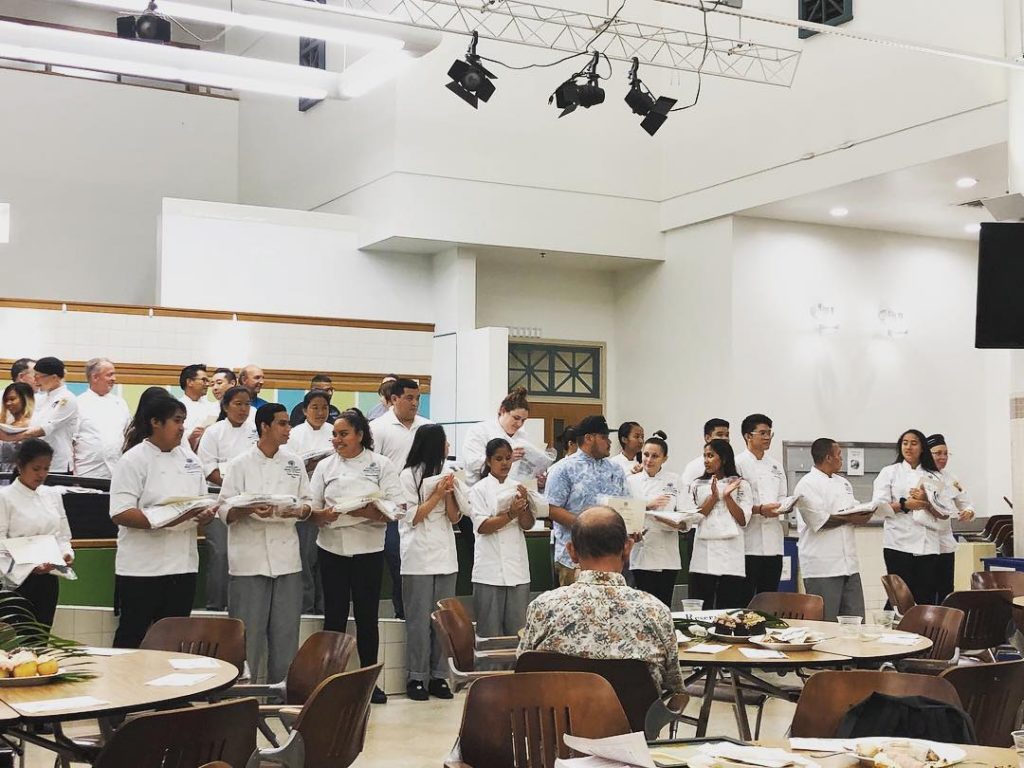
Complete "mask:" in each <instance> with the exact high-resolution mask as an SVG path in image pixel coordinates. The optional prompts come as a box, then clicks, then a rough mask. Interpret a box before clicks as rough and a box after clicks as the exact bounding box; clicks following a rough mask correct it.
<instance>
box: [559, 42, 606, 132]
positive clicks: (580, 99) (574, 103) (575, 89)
mask: <svg viewBox="0 0 1024 768" xmlns="http://www.w3.org/2000/svg"><path fill="white" fill-rule="evenodd" d="M600 58H601V54H600V53H598V52H597V51H594V58H592V59H591V60H590V63H589V64H587V66H585V67H584V68H583V69H582V70H580V71H579V72H577V73H576V74H575V75H573V76H572V77H570V78H569V79H568V80H566V81H565V82H564V83H562V84H561V85H560V86H558V88H556V89H555V92H554V93H553V94H551V97H550V98H549V99H548V104H550V103H551V102H552V101H554V102H555V106H556V107H558V109H560V110H562V112H561V114H559V115H558V116H559V117H565V116H566V115H568V114H569V113H570V112H572V111H574V110H575V109H576V107H583V108H584V109H590V108H591V107H592V106H594V105H595V104H601V103H603V102H604V88H602V87H601V86H600V85H598V84H597V82H598V80H600V79H601V76H600V75H598V74H597V62H598V61H599V60H600ZM584 77H585V78H586V79H587V82H586V83H583V84H580V83H577V82H576V81H577V80H579V79H580V78H584Z"/></svg>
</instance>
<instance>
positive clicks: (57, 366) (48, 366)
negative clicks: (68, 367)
mask: <svg viewBox="0 0 1024 768" xmlns="http://www.w3.org/2000/svg"><path fill="white" fill-rule="evenodd" d="M36 373H41V374H43V375H44V376H60V377H61V378H62V379H63V378H64V362H63V361H62V360H59V359H57V358H56V357H40V358H39V359H38V360H36Z"/></svg>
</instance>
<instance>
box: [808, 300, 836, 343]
mask: <svg viewBox="0 0 1024 768" xmlns="http://www.w3.org/2000/svg"><path fill="white" fill-rule="evenodd" d="M811 317H813V318H814V321H815V323H816V328H817V331H818V333H820V334H822V335H825V334H830V333H835V332H836V331H838V330H839V321H838V320H836V308H835V307H833V306H831V305H829V304H822V303H820V302H819V303H818V304H815V305H814V306H813V307H811Z"/></svg>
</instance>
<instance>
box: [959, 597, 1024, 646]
mask: <svg viewBox="0 0 1024 768" xmlns="http://www.w3.org/2000/svg"><path fill="white" fill-rule="evenodd" d="M942 604H943V605H944V606H946V607H947V608H959V609H960V610H961V611H963V612H964V614H966V615H965V617H964V625H963V629H962V630H961V632H960V642H959V643H958V644H959V646H960V648H961V650H964V651H980V650H984V649H986V648H995V647H996V646H997V645H1002V644H1003V643H1005V642H1006V636H1007V629H1008V626H1009V624H1010V621H1011V620H1012V619H1013V592H1012V591H1010V590H1009V589H971V590H965V591H962V592H951V593H950V594H949V595H948V596H947V597H946V599H945V600H943V601H942Z"/></svg>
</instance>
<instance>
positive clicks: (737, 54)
mask: <svg viewBox="0 0 1024 768" xmlns="http://www.w3.org/2000/svg"><path fill="white" fill-rule="evenodd" d="M345 5H347V6H348V7H351V8H354V9H357V10H361V11H370V12H372V13H373V14H374V15H378V16H380V17H383V18H386V19H387V20H388V21H391V22H394V23H398V24H404V25H407V26H414V27H425V28H428V29H437V30H440V31H442V32H454V33H457V34H462V35H470V34H472V33H473V32H477V33H478V34H479V35H480V37H482V38H488V39H491V40H498V41H501V42H505V43H516V44H518V45H528V46H532V47H534V48H547V49H549V50H553V51H564V52H567V53H584V52H586V51H587V50H591V51H593V50H598V51H601V52H602V53H604V54H605V55H606V56H608V58H610V59H617V60H620V61H630V60H632V59H633V57H636V58H637V59H639V60H640V63H641V64H644V65H647V66H652V67H662V68H665V69H673V70H683V71H688V72H696V71H698V68H700V71H701V72H703V74H706V75H713V76H716V77H727V78H732V79H735V80H745V81H748V82H754V83H761V84H764V85H777V86H783V87H787V88H788V87H789V86H791V85H792V84H793V79H794V78H795V76H796V70H797V65H798V64H799V62H800V51H797V50H792V49H789V48H779V47H776V46H772V45H763V44H761V43H756V42H751V41H747V40H740V39H736V38H729V37H717V36H715V35H711V36H709V37H708V39H707V58H706V60H704V65H703V67H701V60H702V59H704V50H705V36H704V32H703V30H701V31H698V32H691V31H687V30H682V29H671V28H668V27H660V26H656V25H652V24H642V23H639V22H635V21H626V20H624V19H616V20H615V21H614V22H612V23H611V24H610V25H609V26H608V29H607V30H606V31H605V32H603V33H602V34H601V35H600V36H599V37H598V39H597V40H595V41H594V42H593V43H591V44H590V45H589V46H588V45H587V43H588V41H590V40H591V38H593V37H594V35H595V34H596V33H597V32H598V31H599V30H601V29H602V28H603V27H604V26H605V25H606V24H608V17H607V16H601V15H599V14H594V13H583V12H579V11H570V10H566V9H563V8H551V7H548V6H542V5H534V4H533V3H528V2H522V0H497V1H495V2H492V3H491V4H487V5H469V4H466V3H462V2H458V0H347V2H346V3H345Z"/></svg>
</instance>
